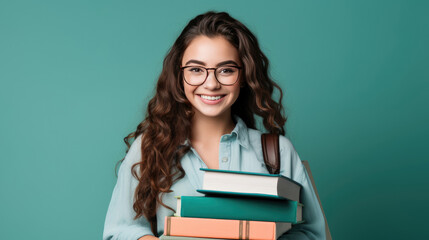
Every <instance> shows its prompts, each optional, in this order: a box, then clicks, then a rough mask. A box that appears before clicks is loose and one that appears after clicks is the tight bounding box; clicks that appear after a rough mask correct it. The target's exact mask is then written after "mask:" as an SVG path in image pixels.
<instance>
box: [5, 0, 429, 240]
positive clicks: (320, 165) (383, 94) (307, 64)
mask: <svg viewBox="0 0 429 240" xmlns="http://www.w3.org/2000/svg"><path fill="white" fill-rule="evenodd" d="M207 10H218V11H221V10H226V11H228V12H229V13H230V14H231V15H232V16H233V17H235V18H237V19H239V20H240V21H242V22H243V23H245V24H246V25H247V26H248V27H249V28H250V29H251V30H252V31H253V32H254V33H255V34H256V35H257V37H258V38H259V41H260V43H261V47H262V49H263V50H264V52H265V53H266V54H267V56H268V57H269V59H270V60H271V63H272V65H271V67H272V68H271V70H272V71H271V73H272V76H273V77H274V78H275V79H276V80H277V81H278V82H279V84H280V85H281V86H282V88H283V89H284V93H285V98H284V102H283V103H284V104H285V106H286V112H287V115H288V116H289V120H288V123H287V130H288V136H289V137H290V139H291V140H292V142H293V143H294V145H295V147H296V149H297V151H298V153H299V154H300V156H301V158H302V159H306V160H309V161H310V164H311V167H312V171H313V175H314V177H315V180H316V183H317V187H318V190H319V194H320V197H321V200H322V203H323V207H324V209H325V213H326V216H327V218H328V222H329V226H330V228H331V232H332V235H333V237H334V239H423V238H427V237H429V234H428V232H427V230H426V229H427V216H428V214H429V210H428V209H429V208H428V207H427V203H428V202H429V191H428V189H429V188H428V186H429V179H428V177H427V176H428V170H429V161H428V160H429V156H428V151H427V148H428V143H429V141H428V136H429V127H428V125H427V123H428V121H429V111H428V106H427V105H428V103H429V94H428V92H429V91H428V90H429V45H428V43H429V14H427V13H428V10H429V2H428V1H405V0H404V1H398V0H390V1H374V0H372V1H369V0H364V1H344V0H342V1H341V0H337V1H334V0H327V1H316V0H313V1H310V0H308V1H305V0H302V1H298V0H296V1H292V0H289V1H267V0H265V1H220V0H217V1H212V0H211V1H76V0H75V1H5V0H2V1H0V114H1V117H0V153H1V167H0V184H1V185H0V189H1V194H0V216H1V217H0V234H1V238H2V239H9V240H14V239H28V238H30V239H35V240H39V239H64V240H66V239H100V238H101V236H102V230H103V224H104V217H105V213H106V210H107V207H108V204H109V201H110V196H111V193H112V190H113V187H114V184H115V182H116V177H115V173H114V168H115V164H116V162H117V161H118V160H120V159H121V158H122V157H123V156H124V151H125V144H124V143H123V142H122V138H123V137H125V136H126V135H127V134H128V133H129V132H131V131H133V130H134V129H135V127H136V126H137V124H138V123H139V122H140V121H141V120H142V117H143V114H144V110H145V105H146V103H147V101H148V99H149V98H150V97H151V95H152V94H153V86H154V83H155V81H156V78H157V76H158V74H159V73H160V70H161V64H162V60H163V58H164V56H165V54H166V52H167V51H168V49H169V48H170V46H171V45H172V44H173V41H174V40H175V38H176V37H177V36H178V35H179V33H180V32H181V30H182V28H183V27H184V26H185V25H186V23H187V22H188V21H189V20H190V19H191V18H193V17H194V16H196V15H197V14H200V13H203V12H205V11H207Z"/></svg>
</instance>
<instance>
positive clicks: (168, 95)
mask: <svg viewBox="0 0 429 240" xmlns="http://www.w3.org/2000/svg"><path fill="white" fill-rule="evenodd" d="M268 63H269V62H268V59H267V58H266V56H265V55H264V54H263V53H262V51H261V50H260V48H259V44H258V41H257V39H256V38H255V36H254V35H253V34H252V33H251V32H250V31H249V29H248V28H247V27H246V26H244V25H243V24H242V23H240V22H239V21H237V20H236V19H234V18H232V17H230V16H229V15H228V14H227V13H224V12H220V13H216V12H207V13H205V14H202V15H199V16H197V17H195V18H194V19H193V20H191V21H190V22H189V23H188V25H187V26H186V27H185V28H184V30H183V31H182V33H181V34H180V36H179V37H178V38H177V40H176V41H175V43H174V44H173V46H172V48H171V49H170V51H169V53H168V54H167V56H166V57H165V59H164V64H163V69H162V72H161V74H160V76H159V79H158V83H157V86H156V94H155V96H154V97H153V98H152V99H151V100H150V102H149V104H148V107H147V113H146V118H145V119H144V120H143V121H142V122H141V123H140V124H139V125H138V126H137V129H136V131H135V132H133V133H131V134H130V135H128V136H127V137H126V138H125V142H126V143H127V145H128V147H130V144H129V140H130V139H134V142H133V143H132V145H131V147H130V148H129V150H128V152H127V155H126V157H125V158H124V160H123V162H122V164H121V166H120V169H119V174H118V180H117V184H116V186H115V189H114V191H113V195H112V199H111V202H110V205H109V209H108V212H107V216H106V222H105V227H104V236H103V238H104V239H118V240H137V239H157V238H156V237H155V236H156V235H158V236H159V235H160V234H162V233H163V232H164V218H165V216H172V215H173V213H174V211H175V209H176V199H175V198H174V196H192V195H201V194H200V193H198V192H196V189H199V188H201V187H202V176H203V172H202V171H200V168H201V167H204V168H214V169H227V170H238V171H248V172H260V173H268V171H267V168H266V166H265V165H264V160H263V154H262V148H261V140H260V139H261V132H260V131H258V130H256V129H255V128H256V127H255V116H256V115H258V116H260V117H261V118H262V119H263V124H264V127H265V128H266V130H267V131H269V132H271V133H278V134H280V135H281V136H280V152H281V154H280V155H281V171H280V174H282V175H285V176H287V177H289V178H291V179H293V180H295V181H297V182H299V183H301V184H302V186H303V188H302V194H301V200H302V203H303V204H304V208H303V218H304V219H305V223H302V224H297V225H294V226H293V228H292V229H291V230H290V231H289V232H287V233H286V234H284V235H283V236H282V237H281V238H282V239H324V238H325V237H324V236H325V232H324V227H325V226H324V218H323V215H322V211H321V209H320V207H319V204H318V200H317V197H316V195H315V193H314V190H313V188H312V186H311V182H310V179H309V177H308V175H307V173H306V171H305V168H304V167H303V165H302V164H301V160H300V159H299V156H298V154H297V153H296V151H295V149H294V148H293V146H292V144H291V142H290V141H289V140H288V139H287V138H285V137H284V134H285V130H284V127H283V126H284V124H285V122H286V119H285V117H283V116H282V111H283V107H282V104H281V100H282V91H281V89H280V88H279V86H278V85H277V84H276V83H274V82H273V81H272V80H271V79H270V77H269V74H268V66H269V64H268ZM274 88H277V89H278V90H279V91H280V99H279V102H276V101H274V100H273V99H272V97H271V95H272V93H273V90H274ZM155 228H156V229H155Z"/></svg>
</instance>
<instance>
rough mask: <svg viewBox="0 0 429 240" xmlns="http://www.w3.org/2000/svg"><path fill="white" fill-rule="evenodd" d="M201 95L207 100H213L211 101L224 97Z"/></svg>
mask: <svg viewBox="0 0 429 240" xmlns="http://www.w3.org/2000/svg"><path fill="white" fill-rule="evenodd" d="M201 97H202V98H204V99H207V100H211V101H214V100H219V99H221V98H222V96H213V97H211V96H205V95H201Z"/></svg>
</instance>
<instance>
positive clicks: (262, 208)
mask: <svg viewBox="0 0 429 240" xmlns="http://www.w3.org/2000/svg"><path fill="white" fill-rule="evenodd" d="M302 207H303V205H302V204H300V203H298V202H296V201H290V200H279V199H272V198H248V197H247V198H237V197H209V196H205V197H199V196H181V197H178V199H177V210H176V214H175V215H176V216H180V217H193V218H216V219H236V220H250V221H268V222H290V223H292V224H295V223H300V222H301V221H302Z"/></svg>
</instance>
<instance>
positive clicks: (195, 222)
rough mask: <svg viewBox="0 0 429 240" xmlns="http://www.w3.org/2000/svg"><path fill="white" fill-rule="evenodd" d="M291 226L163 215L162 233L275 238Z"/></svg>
mask: <svg viewBox="0 0 429 240" xmlns="http://www.w3.org/2000/svg"><path fill="white" fill-rule="evenodd" d="M291 227H292V224H291V223H280V222H262V221H245V220H230V219H211V218H210V219H209V218H188V217H165V222H164V235H166V236H183V237H201V238H223V239H249V240H251V239H255V240H276V239H277V238H278V237H280V236H281V235H282V234H283V233H285V232H286V231H288V230H289V229H290V228H291Z"/></svg>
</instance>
